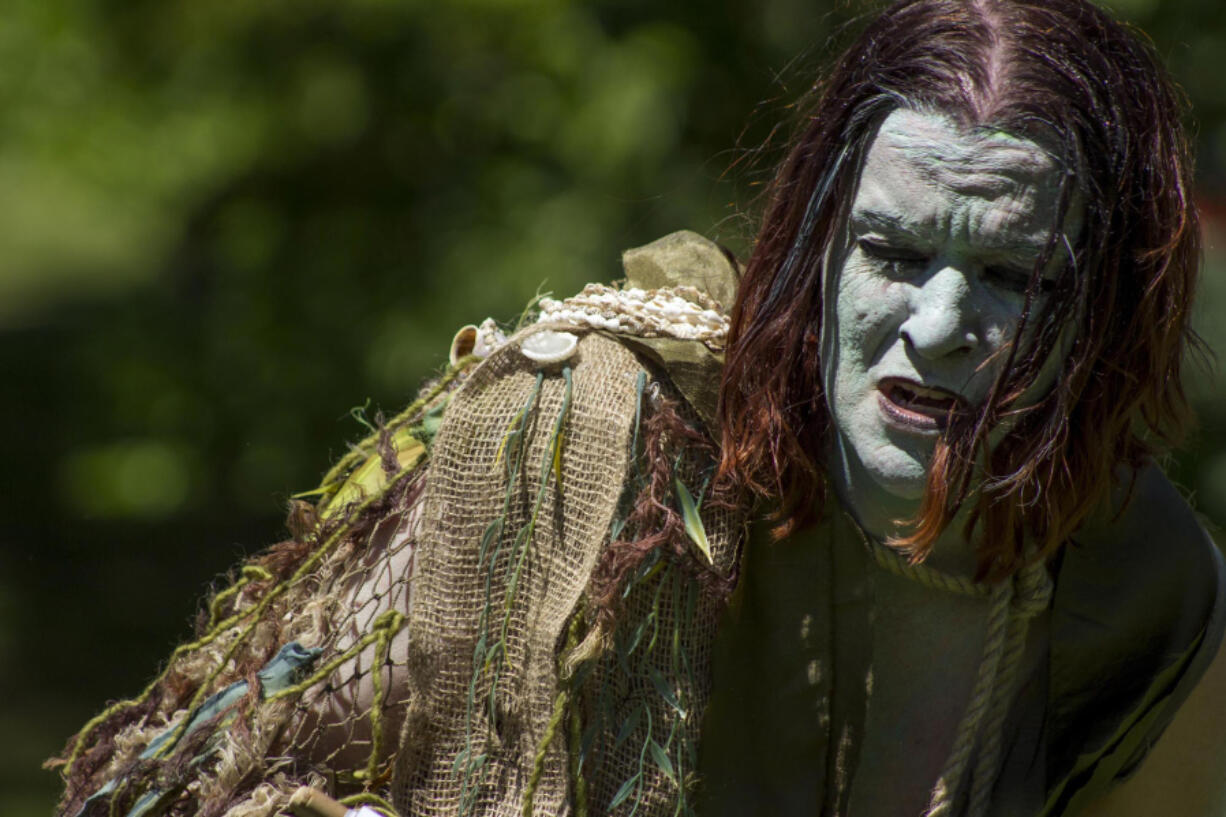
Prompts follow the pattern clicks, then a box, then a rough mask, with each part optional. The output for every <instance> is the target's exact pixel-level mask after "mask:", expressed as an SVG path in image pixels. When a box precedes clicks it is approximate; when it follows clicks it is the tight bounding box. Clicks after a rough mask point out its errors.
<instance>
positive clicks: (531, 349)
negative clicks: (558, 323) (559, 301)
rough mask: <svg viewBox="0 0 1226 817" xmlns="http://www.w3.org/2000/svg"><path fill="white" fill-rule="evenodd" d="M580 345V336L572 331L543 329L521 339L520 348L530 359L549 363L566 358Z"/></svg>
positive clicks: (545, 363)
mask: <svg viewBox="0 0 1226 817" xmlns="http://www.w3.org/2000/svg"><path fill="white" fill-rule="evenodd" d="M578 345H579V338H577V337H576V336H575V335H572V334H571V333H570V332H555V331H554V330H552V329H543V330H541V331H540V332H536V333H534V334H531V335H529V336H528V337H526V338H524V339H523V340H521V341H520V342H519V350H520V351H521V352H523V353H524V357H526V358H528V359H529V360H532V361H535V362H537V363H540V364H542V365H547V364H549V363H559V362H561V361H563V360H566V359H567V358H568V357H570V356H571V355H573V354H574V353H575V349H576V348H577V347H578Z"/></svg>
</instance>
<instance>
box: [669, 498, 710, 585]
mask: <svg viewBox="0 0 1226 817" xmlns="http://www.w3.org/2000/svg"><path fill="white" fill-rule="evenodd" d="M673 482H675V483H676V485H677V501H678V503H680V505H681V518H682V519H683V520H685V532H686V533H687V534H689V537H690V539H691V541H693V542H694V544H695V545H697V546H698V549H699V550H700V551H702V555H703V556H706V557H707V564H712V565H713V564H715V558H714V557H713V556H712V555H711V543H710V542H709V541H707V529H706V528H705V527H703V524H702V517H701V516H699V515H698V505H697V503H695V502H694V497H693V496H692V495H691V494H690V491H689V489H688V488H686V487H685V483H683V482H682V481H681V478H680V477H674V478H673Z"/></svg>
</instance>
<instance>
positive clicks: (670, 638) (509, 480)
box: [393, 334, 739, 815]
mask: <svg viewBox="0 0 1226 817" xmlns="http://www.w3.org/2000/svg"><path fill="white" fill-rule="evenodd" d="M644 383H647V388H644ZM667 388H670V387H668V386H667V385H661V383H660V381H659V380H658V379H657V378H656V377H650V378H648V377H647V373H646V371H645V370H644V369H643V366H642V364H641V363H640V362H639V361H638V359H637V358H636V357H635V356H634V355H633V354H632V353H631V352H630V351H628V350H627V349H626V348H625V347H624V346H623V345H622V344H620V343H618V342H617V341H614V340H611V339H608V338H605V337H602V336H600V335H596V334H588V335H586V336H585V337H584V338H583V339H582V341H581V342H580V343H579V345H578V350H577V353H576V355H575V356H574V357H573V358H571V359H569V360H567V361H565V363H564V364H563V365H562V366H557V365H555V367H551V368H549V369H546V370H542V369H541V368H540V367H539V366H538V365H537V364H535V363H534V362H533V361H531V360H529V359H528V358H526V357H524V356H523V355H521V354H518V352H517V350H516V348H515V342H514V341H513V342H512V343H511V344H509V345H508V346H507V347H506V348H505V349H504V350H502V351H500V352H498V353H496V354H495V355H494V356H493V357H492V358H491V359H490V360H489V361H488V362H487V363H486V364H484V365H483V366H482V367H481V368H480V369H479V370H478V371H477V372H476V373H475V374H474V375H473V377H472V378H470V379H469V380H468V382H466V383H465V385H464V387H463V388H462V389H461V390H460V391H459V392H458V393H457V395H456V396H455V398H454V399H453V401H452V404H451V406H450V407H449V409H448V412H447V415H446V419H445V421H444V423H443V427H442V429H441V430H440V432H439V435H438V437H437V439H436V441H435V445H434V450H433V458H434V459H433V463H432V465H431V469H430V474H429V477H428V479H427V484H426V491H425V495H424V498H423V515H422V525H421V530H420V533H419V537H418V538H419V542H420V545H419V547H420V552H419V556H418V560H417V565H416V571H415V574H416V578H415V591H414V595H413V606H412V608H411V610H410V615H409V631H410V633H411V636H410V638H411V645H410V662H409V664H410V667H411V675H410V677H411V682H410V690H411V693H410V703H409V709H408V715H407V717H406V719H405V726H404V730H403V732H402V736H401V748H400V753H399V757H398V760H397V770H396V778H395V783H394V787H393V794H394V799H395V803H396V805H397V806H398V807H399V808H400V810H401V811H402V813H406V814H414V815H419V814H420V815H456V814H479V815H512V814H515V815H519V814H522V813H524V811H525V805H524V804H525V800H526V799H527V795H528V794H529V790H531V791H530V794H531V801H532V808H533V809H534V810H535V813H538V814H568V813H572V810H573V809H574V808H575V803H574V793H575V792H574V789H575V787H576V785H582V786H583V787H584V788H585V789H586V791H587V794H586V795H585V798H586V799H587V800H588V801H589V803H590V806H589V808H590V809H591V812H592V813H606V811H609V810H610V808H609V807H610V804H611V803H613V802H614V801H615V800H617V804H616V806H615V807H614V808H612V810H611V812H612V813H619V812H624V813H629V811H631V810H633V809H635V808H637V813H638V814H653V813H661V814H662V813H665V811H666V810H667V812H668V813H670V814H671V813H673V810H674V806H675V804H676V803H677V800H678V797H679V796H680V793H681V792H683V791H684V790H686V789H687V788H688V787H692V785H693V783H694V780H693V777H692V773H691V772H692V769H693V765H694V760H693V758H692V753H693V748H694V746H695V744H696V740H697V728H698V720H699V716H700V714H701V712H702V709H703V706H704V705H705V700H706V695H707V692H708V690H707V688H706V683H707V677H708V674H709V673H708V663H709V653H710V643H711V641H712V640H713V637H714V632H715V624H716V617H717V614H718V610H717V607H718V604H717V603H716V602H714V601H713V600H711V599H709V598H707V597H706V594H704V593H702V592H701V590H700V588H699V586H698V583H697V582H696V581H695V580H694V579H693V578H692V577H691V576H690V575H686V574H685V573H684V571H682V570H681V569H680V568H678V567H676V566H674V565H673V564H672V563H671V561H670V560H668V559H661V560H660V561H659V562H657V563H655V565H653V566H652V567H651V568H650V569H648V570H645V571H644V574H643V576H642V577H641V580H640V581H639V582H638V583H636V584H635V585H634V586H633V587H631V588H628V590H629V592H628V594H627V605H626V609H625V611H624V616H623V617H622V621H621V623H620V624H619V627H618V633H617V634H615V636H614V637H613V644H612V645H611V646H609V648H608V649H607V650H606V651H605V652H604V654H594V655H592V656H591V660H590V661H589V662H587V665H585V666H582V667H580V668H579V669H578V670H577V672H576V673H575V674H574V676H572V677H570V678H567V677H563V675H564V674H565V673H564V672H563V671H562V670H560V669H559V664H560V659H564V658H565V655H563V653H564V652H565V649H566V646H567V640H568V625H570V624H571V623H572V622H574V621H575V620H576V619H575V617H576V616H579V617H582V616H584V612H585V611H584V603H583V594H584V591H585V589H586V587H587V585H588V579H589V577H590V576H591V574H592V571H593V569H594V567H595V566H596V563H597V559H598V558H599V556H600V554H601V552H602V550H603V548H604V546H605V545H606V543H607V542H608V539H609V535H610V529H611V528H612V527H614V526H615V525H616V524H617V521H618V512H619V506H624V504H625V501H624V497H623V494H624V493H625V491H626V486H633V485H634V482H635V480H634V475H633V471H634V469H635V468H636V462H635V458H634V457H633V456H632V453H633V452H632V448H633V445H634V440H635V438H636V436H637V435H636V430H637V424H638V423H640V422H641V420H642V417H643V415H644V412H645V411H650V410H651V408H650V406H649V405H643V403H644V402H649V401H651V400H652V399H653V396H655V399H659V395H660V394H661V389H667ZM521 425H523V426H524V431H523V436H522V438H517V437H516V431H515V429H517V428H519V427H520V426H521ZM679 462H683V463H684V464H683V465H682V466H681V468H680V469H679V470H680V472H682V473H683V474H684V476H685V477H686V478H688V479H689V480H691V481H692V480H693V479H694V478H695V477H697V476H699V474H700V473H701V472H702V470H703V468H704V464H703V463H702V462H701V459H700V458H699V459H697V460H695V461H693V462H691V461H690V459H687V458H685V457H682V459H681V460H679ZM712 465H713V463H711V462H708V463H705V467H706V470H707V474H708V476H709V472H710V467H711V466H712ZM693 493H694V494H698V493H700V491H699V490H698V489H697V488H695V489H694V491H693ZM703 520H704V521H703V530H704V531H705V532H706V534H707V536H708V540H709V544H710V546H711V551H712V556H713V558H714V561H715V569H716V570H723V571H728V570H730V569H731V560H732V558H733V550H734V547H733V546H732V540H733V538H734V536H735V535H737V534H738V533H739V528H738V526H737V520H735V519H733V518H732V515H731V514H729V513H728V512H723V513H717V512H707V513H706V514H705V515H704V516H703ZM653 571H654V572H653ZM580 620H581V619H580ZM644 622H649V626H650V628H651V631H650V632H646V630H647V626H645V625H644ZM586 631H587V627H585V626H584V625H583V624H580V625H578V626H577V628H575V630H574V631H573V632H571V633H569V634H570V635H571V642H572V643H571V649H572V650H573V649H575V646H576V644H577V643H581V642H582V641H583V638H582V636H583V635H585V634H586ZM661 633H663V636H661ZM630 640H635V641H637V643H634V644H633V649H631V648H630V647H631V644H630V643H629V642H630ZM568 685H569V686H572V687H574V693H573V694H567V693H566V687H567V686H568ZM560 696H561V697H562V699H563V700H564V701H565V704H564V705H563V706H561V707H560V706H559V699H560ZM559 710H561V711H559ZM572 721H578V729H573V728H565V724H568V723H571V722H572ZM627 725H629V727H628V728H627ZM585 732H586V733H587V734H586V735H585V734H584V733H585ZM622 732H625V733H624V734H619V733H622ZM576 742H578V744H580V745H576ZM580 756H581V757H580ZM687 774H688V776H687ZM580 777H581V778H582V783H579V780H578V778H580ZM619 796H620V800H618V798H619Z"/></svg>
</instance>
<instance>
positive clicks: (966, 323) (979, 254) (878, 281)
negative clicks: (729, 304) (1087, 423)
mask: <svg viewBox="0 0 1226 817" xmlns="http://www.w3.org/2000/svg"><path fill="white" fill-rule="evenodd" d="M1060 179H1061V168H1060V165H1059V164H1058V163H1057V162H1056V161H1055V160H1054V159H1053V158H1052V157H1051V156H1050V155H1049V154H1047V153H1046V152H1045V151H1044V150H1043V149H1042V148H1040V147H1039V146H1038V145H1037V144H1035V143H1034V142H1032V141H1030V140H1027V139H1019V138H1016V137H1013V136H1010V135H1008V134H1005V133H1001V132H990V131H969V130H965V129H963V128H961V127H959V126H958V125H957V124H955V123H954V122H953V121H952V120H950V119H948V118H946V117H944V116H940V115H936V114H931V113H918V112H915V111H908V110H896V111H894V112H893V113H891V114H890V115H889V116H888V117H886V119H885V121H884V122H883V123H882V124H881V127H880V129H879V130H878V132H877V134H876V136H875V137H874V138H873V140H872V142H871V143H870V145H869V149H868V153H867V154H866V156H865V160H864V165H863V169H862V171H861V173H860V179H859V184H858V187H857V190H856V193H855V196H854V198H853V201H852V205H851V210H850V213H849V216H848V222H847V229H846V231H845V234H844V237H843V239H842V241H841V245H836V246H834V247H832V248H831V252H829V253H828V256H827V263H826V269H827V271H828V272H827V275H828V280H827V281H826V282H825V283H824V287H825V296H826V298H825V303H826V315H825V318H824V326H825V331H824V332H823V338H822V361H823V365H822V378H823V383H824V386H825V389H826V399H827V401H828V403H829V406H830V410H831V412H832V413H833V416H834V421H835V425H836V427H837V429H838V434H837V439H836V441H835V444H834V447H833V450H832V451H831V456H832V458H833V461H832V462H831V463H830V466H831V468H830V471H831V477H832V479H833V480H834V482H835V486H834V487H835V489H836V491H837V492H838V493H839V494H840V495H841V496H842V497H843V499H844V501H845V502H848V503H850V505H851V506H852V510H853V511H854V512H856V514H857V516H859V517H860V520H861V523H862V524H865V525H867V526H870V530H873V529H874V528H880V527H881V525H877V524H874V520H893V519H897V518H899V517H902V516H909V515H910V514H911V513H913V512H914V508H915V501H916V500H918V499H919V498H920V497H921V496H922V495H923V492H924V487H925V484H926V478H927V468H928V463H929V460H930V459H931V456H932V452H933V448H934V444H935V442H936V439H937V437H938V436H939V435H940V433H941V431H942V428H943V427H944V425H945V423H946V419H947V417H948V414H949V409H950V407H951V406H953V405H955V404H957V405H958V406H959V407H962V408H968V407H974V406H978V405H980V404H981V403H982V402H983V401H984V399H985V398H986V396H987V393H988V390H989V388H990V387H991V384H992V382H993V379H994V377H995V376H996V374H997V371H998V368H999V366H1000V365H1001V363H1002V361H1001V360H1000V359H999V358H997V359H996V360H993V361H992V362H991V363H989V360H991V359H992V357H993V355H994V354H995V353H996V352H997V351H999V350H1000V349H1001V348H1002V346H1004V345H1005V344H1006V343H1007V342H1008V341H1009V339H1010V338H1011V337H1012V336H1013V332H1014V330H1015V328H1016V327H1017V324H1018V320H1019V319H1020V317H1021V314H1022V308H1023V304H1024V301H1025V291H1026V285H1027V282H1028V281H1029V278H1030V274H1031V270H1033V269H1034V265H1035V263H1036V262H1037V260H1038V258H1039V256H1040V255H1041V253H1042V251H1043V249H1044V247H1045V245H1046V243H1047V239H1048V236H1049V235H1050V227H1051V224H1052V220H1053V218H1054V217H1055V212H1056V207H1057V204H1058V196H1059V183H1060ZM1076 229H1077V227H1076V225H1072V224H1070V225H1069V229H1066V233H1068V234H1069V235H1070V236H1071V237H1075V236H1076ZM1063 260H1064V259H1063V258H1055V259H1053V264H1052V267H1051V269H1050V270H1048V271H1047V272H1046V275H1047V276H1054V275H1055V274H1056V272H1057V271H1058V269H1059V264H1061V263H1063ZM1047 368H1048V369H1050V372H1048V371H1045V372H1044V375H1045V377H1046V378H1047V379H1048V382H1047V383H1044V384H1038V387H1039V388H1040V389H1043V390H1046V388H1049V387H1050V384H1051V382H1054V377H1055V375H1056V372H1057V370H1058V366H1049V367H1047ZM874 532H880V531H879V530H877V531H874Z"/></svg>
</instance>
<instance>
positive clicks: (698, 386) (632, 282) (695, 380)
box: [617, 230, 741, 439]
mask: <svg viewBox="0 0 1226 817" xmlns="http://www.w3.org/2000/svg"><path fill="white" fill-rule="evenodd" d="M622 265H623V268H624V270H625V273H626V285H627V286H630V287H638V288H640V289H657V288H660V287H675V286H692V287H697V288H698V289H701V290H703V291H704V292H706V293H707V294H708V295H710V296H711V297H712V298H714V299H715V300H716V301H717V302H718V303H719V305H720V306H721V307H723V309H724V311H725V312H727V311H729V310H730V309H731V308H732V301H733V299H734V298H735V297H736V286H737V282H738V281H739V280H740V277H741V270H740V267H739V266H737V264H736V261H735V259H733V257H732V255H731V253H729V252H728V251H727V250H725V249H724V248H722V247H720V246H719V245H718V244H716V243H715V242H713V241H710V240H708V239H706V238H703V237H702V236H700V235H698V234H697V233H693V232H690V231H688V230H681V231H678V232H675V233H670V234H669V235H666V236H664V237H663V238H661V239H658V240H657V241H653V242H652V243H650V244H647V245H646V246H643V247H636V248H635V249H632V250H626V252H625V253H624V254H623V255H622ZM617 338H618V340H620V341H621V342H622V343H624V344H626V345H627V346H629V347H630V348H632V349H634V350H635V351H636V352H639V353H641V354H643V355H644V356H646V357H647V359H648V360H651V361H652V362H654V363H656V364H657V365H658V366H660V367H661V368H663V369H664V371H666V372H668V376H669V379H670V380H672V383H673V385H674V386H676V387H677V390H678V391H680V392H681V394H682V396H684V397H685V399H686V402H688V403H689V404H690V406H692V407H693V409H694V411H696V412H697V413H698V416H699V418H700V419H701V420H702V423H703V425H704V426H706V428H707V430H708V431H709V432H710V433H711V435H712V437H714V438H715V439H718V438H719V424H718V422H717V420H716V407H717V406H718V404H719V382H720V373H721V372H722V370H723V366H724V356H723V353H722V352H716V351H712V350H711V349H709V348H707V347H706V346H705V345H703V344H701V343H696V342H694V341H691V340H680V339H678V338H639V337H634V336H631V335H618V336H617Z"/></svg>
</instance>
